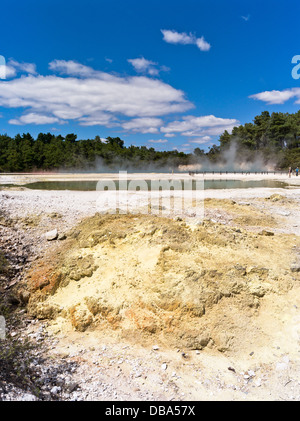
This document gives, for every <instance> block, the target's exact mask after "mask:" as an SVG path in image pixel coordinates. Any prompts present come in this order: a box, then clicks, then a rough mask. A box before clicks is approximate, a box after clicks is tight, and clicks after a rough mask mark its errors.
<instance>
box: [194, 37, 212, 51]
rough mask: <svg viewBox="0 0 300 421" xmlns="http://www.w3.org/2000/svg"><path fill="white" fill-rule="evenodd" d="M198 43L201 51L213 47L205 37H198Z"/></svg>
mask: <svg viewBox="0 0 300 421" xmlns="http://www.w3.org/2000/svg"><path fill="white" fill-rule="evenodd" d="M196 44H197V47H198V48H199V49H200V50H201V51H209V50H210V47H211V45H210V44H209V43H208V42H206V41H205V39H204V38H203V37H201V38H197V40H196Z"/></svg>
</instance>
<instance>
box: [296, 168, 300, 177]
mask: <svg viewBox="0 0 300 421" xmlns="http://www.w3.org/2000/svg"><path fill="white" fill-rule="evenodd" d="M298 174H299V168H298V167H297V168H296V177H298Z"/></svg>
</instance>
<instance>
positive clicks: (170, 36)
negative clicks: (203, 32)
mask: <svg viewBox="0 0 300 421" xmlns="http://www.w3.org/2000/svg"><path fill="white" fill-rule="evenodd" d="M161 32H162V34H163V40H164V41H166V42H168V43H170V44H183V45H187V44H194V45H197V47H198V48H199V49H200V50H201V51H209V50H210V48H211V45H210V44H209V43H208V42H207V41H205V39H204V37H201V38H196V36H195V35H193V34H192V33H190V34H186V33H185V32H181V33H180V32H177V31H174V30H169V29H162V30H161Z"/></svg>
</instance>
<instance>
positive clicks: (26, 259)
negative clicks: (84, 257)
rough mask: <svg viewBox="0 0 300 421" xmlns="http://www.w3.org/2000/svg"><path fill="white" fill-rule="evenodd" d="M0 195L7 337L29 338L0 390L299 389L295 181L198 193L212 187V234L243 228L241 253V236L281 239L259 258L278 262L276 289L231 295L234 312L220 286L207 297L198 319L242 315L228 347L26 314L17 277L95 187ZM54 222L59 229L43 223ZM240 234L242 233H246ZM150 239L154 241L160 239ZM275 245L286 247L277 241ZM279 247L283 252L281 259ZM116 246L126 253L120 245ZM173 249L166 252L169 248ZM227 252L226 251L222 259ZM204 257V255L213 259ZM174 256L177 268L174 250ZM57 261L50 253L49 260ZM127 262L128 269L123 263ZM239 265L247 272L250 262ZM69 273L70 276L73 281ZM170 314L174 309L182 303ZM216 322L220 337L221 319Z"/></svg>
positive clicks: (83, 393) (190, 393)
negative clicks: (254, 301) (254, 299)
mask: <svg viewBox="0 0 300 421" xmlns="http://www.w3.org/2000/svg"><path fill="white" fill-rule="evenodd" d="M0 196H1V197H0V201H1V215H0V218H1V219H0V231H1V236H0V248H1V250H3V251H4V254H5V257H6V259H7V261H8V263H9V264H10V269H9V271H8V272H6V273H5V274H2V275H1V279H0V286H1V293H2V296H5V299H6V302H7V303H8V306H9V308H10V309H15V310H14V312H13V317H9V318H8V320H7V326H6V327H7V338H8V340H9V341H10V343H11V344H13V345H14V346H15V344H16V343H17V344H20V343H21V344H23V343H24V344H25V342H26V341H27V340H28V339H29V342H30V344H31V345H32V348H30V349H27V348H26V349H25V348H24V349H22V356H23V363H24V364H25V361H26V367H21V368H19V371H20V373H21V375H20V376H21V379H20V378H17V379H15V378H14V379H7V381H5V379H3V377H2V378H1V379H0V399H1V400H84V401H86V400H103V401H112V400H115V401H130V400H140V401H159V400H169V401H190V400H191V401H192V400H299V399H300V379H299V375H298V373H299V369H300V363H299V352H300V344H299V339H300V327H299V322H300V289H299V272H298V270H299V268H298V266H297V265H298V260H297V256H298V254H299V220H300V218H299V216H300V214H299V205H300V201H299V190H298V189H296V190H293V189H291V190H283V189H279V190H277V189H276V191H275V190H274V189H260V190H259V191H256V192H254V191H253V190H252V191H248V192H245V191H233V190H231V191H222V192H219V193H217V192H211V194H209V192H208V193H207V198H210V200H207V201H206V202H205V224H207V227H210V228H209V229H210V230H211V229H215V228H213V227H215V226H216V227H217V229H218V230H219V231H218V233H219V235H218V238H221V234H220V232H223V231H222V230H224V229H226V232H227V231H228V230H229V231H230V233H232V232H233V230H237V231H235V236H237V237H239V236H240V235H242V236H244V240H245V241H244V240H243V243H242V244H243V245H242V246H243V247H245V248H244V249H243V250H244V252H243V255H244V256H246V255H247V253H249V256H250V251H249V250H248V249H247V247H249V248H250V249H251V247H250V246H251V244H252V243H251V242H252V241H258V240H259V241H261V239H263V240H262V241H263V247H262V248H261V250H262V252H265V253H267V254H266V255H268V250H267V248H266V247H267V245H268V244H271V243H270V242H271V241H273V240H272V238H275V241H276V243H275V242H274V244H276V247H279V250H276V253H275V254H274V256H275V255H276V259H274V262H273V264H272V262H271V261H268V262H266V267H267V268H268V269H269V270H270V271H272V270H274V271H275V269H274V268H275V267H276V268H278V271H280V270H281V269H282V273H281V275H280V276H281V278H280V279H284V280H285V281H284V282H283V281H282V282H281V283H280V282H279V283H278V285H281V287H280V288H277V289H276V288H273V289H272V291H270V293H267V294H265V295H263V296H261V297H259V296H258V300H259V306H258V307H257V308H256V306H255V305H254V307H249V306H248V307H247V309H246V308H245V309H244V311H243V307H241V306H240V307H237V309H239V311H240V312H241V313H238V312H237V311H236V312H233V313H229V312H227V310H228V309H227V307H226V306H225V307H224V305H225V304H224V303H226V300H227V298H226V296H225V299H221V300H220V301H219V303H217V304H216V305H213V307H212V309H211V310H210V311H209V312H208V313H207V315H206V316H204V317H206V319H203V320H206V321H207V323H212V320H215V321H216V320H218V322H219V321H220V319H217V317H219V316H220V314H224V316H226V315H227V317H228V318H229V319H230V323H232V320H231V316H233V315H235V316H236V317H237V318H238V317H239V315H240V318H241V326H240V327H239V329H235V330H234V332H235V333H236V335H239V336H238V341H239V342H238V343H239V344H240V345H239V346H238V345H237V343H236V342H235V341H234V340H231V341H229V342H228V341H227V343H229V346H228V347H227V349H226V348H224V349H222V347H219V349H218V346H217V345H218V343H217V340H216V338H215V337H214V336H212V337H213V340H211V341H208V343H207V345H206V346H205V347H201V346H196V347H191V346H189V344H188V343H186V342H184V341H182V340H180V335H178V336H176V335H177V334H176V335H175V336H174V340H173V341H172V343H171V342H170V341H169V340H168V338H165V337H164V336H162V335H161V334H160V335H158V334H156V333H153V334H151V332H150V333H149V332H148V333H147V335H146V336H145V337H142V336H139V335H137V336H136V337H132V336H131V337H130V336H128V337H126V335H122V334H121V333H120V329H107V328H104V325H103V324H102V325H101V326H102V327H101V329H99V328H97V323H95V325H93V324H91V325H90V326H89V327H88V328H87V329H84V330H83V331H82V330H78V329H77V330H76V328H74V326H73V327H72V325H70V324H69V321H68V319H67V323H66V320H63V321H64V323H62V320H61V319H60V318H56V319H55V320H53V319H51V318H50V319H48V318H46V319H44V320H40V319H38V318H36V317H35V316H34V315H32V314H31V313H30V312H29V311H28V308H27V306H26V301H27V300H28V297H26V294H25V293H24V292H23V295H24V296H23V297H20V296H18V295H16V294H15V292H14V291H15V290H16V289H18V285H20V284H22V282H24V279H27V275H28V273H29V272H30V271H31V270H32V268H35V267H36V266H37V265H39V264H41V262H44V261H45V259H46V258H49V256H51V255H52V256H53V253H55V250H61V249H63V248H64V244H69V243H68V241H69V239H70V235H71V234H70V232H72V230H73V229H74V227H76V226H77V224H79V223H80V221H81V220H82V219H83V218H85V217H90V216H93V215H94V214H95V211H96V210H97V209H96V205H95V196H93V192H90V193H71V192H43V191H28V190H23V191H22V190H13V189H8V190H3V191H0ZM224 199H226V200H224ZM232 200H234V202H235V203H234V204H233V203H232V202H231V201H232ZM175 219H176V218H175ZM181 219H182V215H181V217H180V219H179V220H177V221H174V223H175V224H178V225H180V224H182V223H184V218H183V221H181ZM173 220H174V218H173ZM172 223H173V222H172ZM188 224H190V226H191V230H192V232H194V230H195V229H198V228H195V226H196V227H199V226H200V227H202V225H197V224H199V221H191V220H190V219H189V220H188ZM222 227H223V228H222ZM224 227H225V228H224ZM201 229H202V228H201ZM55 230H57V233H56V232H54V233H53V231H55ZM239 230H240V232H239ZM51 231H52V236H53V237H51V236H50V237H49V236H48V239H47V236H46V233H48V232H51ZM229 231H228V232H229ZM263 231H264V234H262V232H263ZM268 233H272V234H274V235H271V234H268ZM226 235H227V234H226ZM248 236H250V237H251V240H249V243H247V239H248ZM253 236H257V237H256V238H254V237H253ZM289 238H290V239H291V242H290V243H289V241H288V239H289ZM257 239H258V240H257ZM134 241H136V240H135V239H132V240H131V243H130V244H131V246H134V245H139V246H141V244H142V243H141V242H140V243H134ZM139 241H140V240H139ZM151 241H153V239H151ZM155 241H156V243H155V244H158V243H157V242H158V241H159V240H158V239H156V240H155ZM72 244H73V243H72ZM247 244H249V246H247ZM220 246H222V244H221V245H220V244H219V246H218V247H220ZM280 246H281V247H285V249H286V250H285V249H283V250H280ZM72 247H73V246H72ZM197 247H198V246H197ZM199 247H200V246H199ZM213 247H214V250H212V249H210V248H209V247H208V248H207V252H208V255H209V253H212V252H214V253H215V256H216V255H217V249H216V248H215V247H216V246H215V245H213ZM222 247H224V245H223V246H222ZM289 247H290V249H289V250H287V249H288V248H289ZM96 249H97V248H95V249H93V250H96ZM226 249H227V248H226ZM72 250H73V249H72ZM74 250H75V249H74ZM128 250H129V249H128ZM195 250H196V249H195ZM197 250H198V249H197ZM224 250H225V249H224ZM247 250H248V251H247ZM251 250H252V251H253V250H254V248H253V249H251ZM77 251H78V250H76V252H77ZM198 251H200V249H199V250H198ZM252 251H251V252H252ZM254 251H255V250H254ZM254 251H253V252H254ZM281 251H282V253H281ZM106 252H107V253H114V249H113V247H112V249H110V248H109V249H108V248H107V250H106ZM287 252H290V253H292V254H293V256H292V254H291V256H292V257H293V258H292V257H291V259H290V260H289V257H288V253H287ZM51 253H52V254H51ZM124 253H125V252H124ZM126 253H128V251H126ZM126 253H125V254H124V256H127V254H126ZM269 254H270V255H271V253H269ZM111 256H113V255H111ZM174 256H175V255H174ZM174 256H173V257H174ZM187 256H188V254H187ZM253 256H255V255H253ZM171 257H172V256H168V259H170V258H171ZM250 257H251V256H250ZM231 258H233V257H232V256H231V257H230V253H229V251H228V255H227V261H228V259H229V260H230V259H231ZM280 258H282V259H283V261H282V262H281V261H280ZM218 259H219V260H218V261H216V265H218V264H219V265H224V261H221V260H220V259H221V257H220V256H218ZM129 260H130V259H129ZM129 260H128V261H129ZM213 260H214V259H213V256H212V257H211V262H212V261H213ZM275 260H277V261H276V262H275ZM168 261H169V260H168ZM166 262H167V261H166ZM198 263H199V262H198ZM178 264H179V266H180V265H181V266H180V267H181V268H182V265H183V260H182V261H181V262H179V260H178ZM187 264H188V263H187ZM55 265H56V260H55V259H54V258H53V268H54V267H55ZM293 265H294V266H293ZM254 266H255V265H254ZM260 266H261V267H262V265H260ZM128 267H129V266H128ZM131 267H133V266H130V268H131ZM130 268H129V271H130V270H133V269H130ZM283 268H284V270H283ZM248 270H249V271H251V268H249V269H248ZM178 272H180V270H179V271H178ZM285 272H286V273H285ZM143 273H144V272H143ZM145 273H146V272H145ZM272 276H273V278H272V279H273V281H272V282H274V283H276V282H277V281H276V279H275V278H276V273H275V272H274V273H272ZM277 276H278V275H277ZM74 282H75V283H76V282H77V283H76V286H78V284H80V282H81V281H80V280H79V282H78V281H74ZM276 285H277V284H276ZM70 286H71V284H70ZM79 295H80V294H79ZM55 297H56V298H55ZM52 299H54V300H55V299H56V300H57V302H59V300H60V297H59V295H54V296H53V298H52ZM229 299H230V298H229ZM239 305H242V303H241V302H240V303H239ZM249 309H250V310H249ZM222 312H223V313H222ZM180 317H183V316H182V314H181V315H180ZM184 317H185V316H184ZM184 320H185V319H184ZM199 320H201V317H200V319H199ZM249 320H250V321H251V324H249V329H248V330H247V325H244V324H243V323H245V322H246V321H249ZM185 327H186V326H185ZM221 327H222V329H221V330H223V331H224V332H223V333H224V336H225V342H226V340H227V339H228V338H227V339H226V322H223V325H221ZM219 333H221V332H219ZM223 339H224V338H223ZM24 364H23V365H24ZM1 388H2V389H1Z"/></svg>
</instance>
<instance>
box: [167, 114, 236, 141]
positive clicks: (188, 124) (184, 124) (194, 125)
mask: <svg viewBox="0 0 300 421" xmlns="http://www.w3.org/2000/svg"><path fill="white" fill-rule="evenodd" d="M238 124H239V122H238V120H235V119H229V118H218V117H215V116H214V115H207V116H201V117H195V116H185V117H183V118H182V120H180V121H178V120H177V121H173V122H171V123H169V124H168V125H167V126H165V127H162V128H161V132H163V133H166V135H167V134H168V133H181V134H182V135H183V136H196V137H200V136H214V135H219V134H222V133H223V132H224V130H228V131H229V132H231V130H232V129H233V127H234V126H236V125H238Z"/></svg>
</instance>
